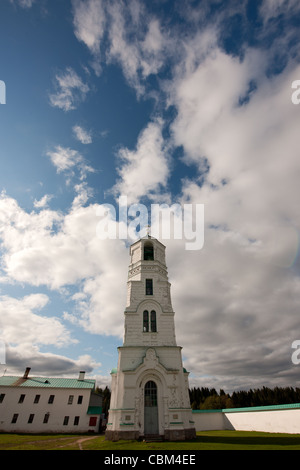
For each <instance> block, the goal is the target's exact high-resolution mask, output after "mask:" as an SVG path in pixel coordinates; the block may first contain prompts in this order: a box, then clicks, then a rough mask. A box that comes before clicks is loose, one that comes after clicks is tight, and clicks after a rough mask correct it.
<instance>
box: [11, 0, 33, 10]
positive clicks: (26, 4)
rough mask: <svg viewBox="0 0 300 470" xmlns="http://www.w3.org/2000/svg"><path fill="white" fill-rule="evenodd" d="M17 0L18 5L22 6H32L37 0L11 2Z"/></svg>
mask: <svg viewBox="0 0 300 470" xmlns="http://www.w3.org/2000/svg"><path fill="white" fill-rule="evenodd" d="M15 2H17V3H18V5H20V7H22V8H31V7H32V5H33V4H34V3H35V0H10V3H15Z"/></svg>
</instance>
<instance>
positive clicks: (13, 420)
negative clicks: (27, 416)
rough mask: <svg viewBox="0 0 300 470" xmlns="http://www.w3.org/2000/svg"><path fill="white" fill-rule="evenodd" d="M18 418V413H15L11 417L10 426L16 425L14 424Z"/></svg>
mask: <svg viewBox="0 0 300 470" xmlns="http://www.w3.org/2000/svg"><path fill="white" fill-rule="evenodd" d="M18 416H19V415H18V413H15V414H14V415H13V417H12V420H11V423H12V424H16V422H17V420H18Z"/></svg>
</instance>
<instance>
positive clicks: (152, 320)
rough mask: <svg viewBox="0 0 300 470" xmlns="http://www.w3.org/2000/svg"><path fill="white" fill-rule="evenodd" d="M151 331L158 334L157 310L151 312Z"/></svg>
mask: <svg viewBox="0 0 300 470" xmlns="http://www.w3.org/2000/svg"><path fill="white" fill-rule="evenodd" d="M150 318H151V331H152V332H153V333H156V331H157V330H156V312H155V310H151V317H150Z"/></svg>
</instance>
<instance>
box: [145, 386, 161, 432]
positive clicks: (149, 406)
mask: <svg viewBox="0 0 300 470" xmlns="http://www.w3.org/2000/svg"><path fill="white" fill-rule="evenodd" d="M158 433H159V431H158V404H157V385H156V383H155V382H153V380H149V382H147V383H146V385H145V409H144V434H145V435H149V434H152V435H155V434H158Z"/></svg>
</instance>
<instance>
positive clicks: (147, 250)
mask: <svg viewBox="0 0 300 470" xmlns="http://www.w3.org/2000/svg"><path fill="white" fill-rule="evenodd" d="M144 260H145V261H153V260H154V248H153V245H152V243H151V242H146V243H145V244H144Z"/></svg>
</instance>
